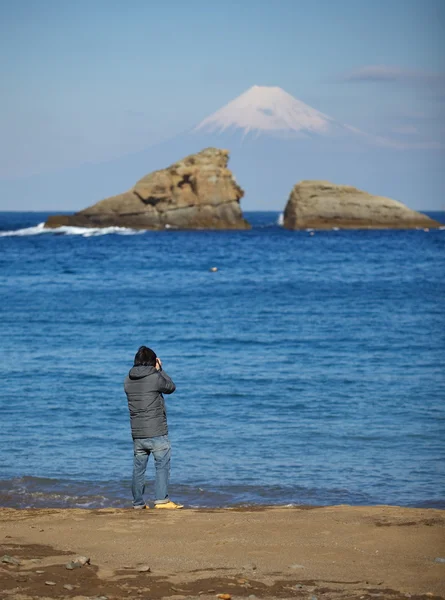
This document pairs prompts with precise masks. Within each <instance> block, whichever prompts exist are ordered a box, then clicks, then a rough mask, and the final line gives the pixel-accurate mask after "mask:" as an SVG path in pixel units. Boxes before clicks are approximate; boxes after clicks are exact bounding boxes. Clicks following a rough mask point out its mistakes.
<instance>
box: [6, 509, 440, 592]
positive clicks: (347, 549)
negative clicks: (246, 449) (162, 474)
mask: <svg viewBox="0 0 445 600" xmlns="http://www.w3.org/2000/svg"><path fill="white" fill-rule="evenodd" d="M0 523H1V525H0V531H1V533H0V536H1V538H0V540H1V546H2V547H1V549H0V556H2V557H3V558H2V563H1V568H0V589H1V590H2V595H1V597H2V598H16V599H22V600H25V599H28V598H62V597H63V598H70V599H71V598H75V599H80V598H85V597H88V598H98V597H107V598H109V599H110V600H111V599H113V598H116V599H118V598H163V597H170V598H176V600H180V599H181V598H189V597H201V598H204V599H205V598H215V597H216V596H218V595H219V594H230V595H231V597H232V598H234V599H236V598H238V597H239V598H250V600H253V599H254V598H265V597H268V598H274V597H276V598H308V599H312V600H313V599H315V598H317V600H319V599H322V598H323V599H337V598H345V599H347V598H357V599H361V600H367V599H370V598H392V599H394V598H413V599H414V598H417V599H420V598H422V599H423V598H424V599H427V598H436V599H438V598H443V597H444V596H445V564H444V561H441V560H438V559H444V558H445V535H444V533H445V527H444V526H445V511H441V510H434V509H408V508H399V507H389V506H376V507H351V506H346V505H343V506H333V507H320V508H317V507H314V508H304V507H303V508H256V509H220V510H203V509H200V510H194V509H185V510H182V511H172V512H167V511H165V512H161V511H156V510H154V509H150V510H148V511H134V510H131V509H102V510H81V509H73V510H70V509H63V510H59V509H58V510H52V509H47V510H43V509H39V510H14V509H0ZM5 556H6V561H9V562H5ZM78 556H84V557H86V558H88V559H90V564H86V565H84V566H82V567H79V568H75V569H67V564H69V563H70V562H71V561H73V560H74V559H76V557H78ZM12 563H19V564H12Z"/></svg>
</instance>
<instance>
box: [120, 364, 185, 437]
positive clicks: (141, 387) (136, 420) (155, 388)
mask: <svg viewBox="0 0 445 600" xmlns="http://www.w3.org/2000/svg"><path fill="white" fill-rule="evenodd" d="M124 389H125V393H126V394H127V400H128V408H129V410H130V421H131V434H132V436H133V439H135V438H149V437H157V436H159V435H167V433H168V429H167V414H166V410H165V402H164V398H163V396H162V394H172V393H173V392H174V391H175V389H176V386H175V384H174V383H173V381H172V380H171V379H170V377H169V376H168V375H167V373H166V372H165V371H157V370H156V369H155V368H154V367H144V366H140V367H133V368H132V369H131V370H130V372H129V374H128V376H127V377H126V378H125V382H124Z"/></svg>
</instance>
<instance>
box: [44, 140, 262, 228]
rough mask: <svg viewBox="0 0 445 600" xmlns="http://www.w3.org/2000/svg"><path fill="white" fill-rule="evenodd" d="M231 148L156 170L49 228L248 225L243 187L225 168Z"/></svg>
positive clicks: (56, 217) (58, 217)
mask: <svg viewBox="0 0 445 600" xmlns="http://www.w3.org/2000/svg"><path fill="white" fill-rule="evenodd" d="M228 160H229V152H228V151H227V150H219V149H217V148H206V149H205V150H202V151H201V152H198V153H197V154H192V155H190V156H187V157H186V158H184V159H182V160H180V161H179V162H177V163H175V164H173V165H171V166H170V167H168V168H166V169H163V170H160V171H154V172H153V173H150V174H149V175H146V176H145V177H143V178H142V179H140V180H139V181H138V182H137V183H136V185H135V186H134V187H133V188H131V189H130V190H128V191H127V192H124V193H123V194H119V195H117V196H112V197H111V198H106V199H105V200H101V201H100V202H97V204H94V205H93V206H90V207H89V208H86V209H84V210H81V211H80V212H78V213H75V214H74V215H54V216H51V217H49V218H48V220H47V222H46V223H45V227H47V228H57V227H61V226H66V225H68V226H75V227H110V226H119V227H130V228H133V229H165V228H167V229H168V228H174V229H249V228H250V225H249V224H248V222H247V221H246V220H245V219H244V217H243V214H242V212H241V207H240V199H241V198H242V197H243V195H244V191H243V190H242V189H241V187H240V186H239V185H238V184H237V182H236V180H235V178H234V177H233V175H232V172H231V171H230V170H229V169H228V168H227V164H228Z"/></svg>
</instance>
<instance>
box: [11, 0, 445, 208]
mask: <svg viewBox="0 0 445 600" xmlns="http://www.w3.org/2000/svg"><path fill="white" fill-rule="evenodd" d="M444 39H445V1H444V0H385V1H383V0H237V1H234V0H227V1H225V2H217V1H211V0H207V1H206V0H188V1H187V2H184V1H181V0H170V1H163V2H161V1H157V2H154V1H150V0H128V1H123V0H121V1H118V0H87V1H86V0H77V1H76V2H72V1H68V0H14V1H13V0H9V1H8V0H0V52H1V56H2V61H1V66H0V81H1V87H2V89H1V94H0V179H12V178H22V177H26V176H29V175H32V174H36V173H42V172H51V171H57V170H60V169H64V168H68V167H75V166H77V165H79V164H82V163H88V162H93V163H95V162H101V161H106V160H109V159H111V158H115V157H118V156H121V155H123V154H126V153H129V152H132V151H137V150H140V149H142V148H145V147H147V146H148V145H150V144H152V143H154V142H156V141H159V140H161V139H165V138H168V137H170V136H172V135H174V134H176V133H179V132H181V131H183V130H186V129H188V128H189V127H191V126H193V125H195V124H196V123H197V122H199V121H200V120H201V119H203V118H204V117H205V116H207V115H208V114H209V113H211V112H213V111H215V110H216V109H218V108H220V107H221V106H222V105H224V104H225V103H226V102H228V101H229V100H231V99H233V98H234V97H236V96H237V95H239V94H240V93H242V92H243V91H245V90H246V89H247V88H249V87H250V86H251V85H253V84H258V85H278V86H280V87H282V88H284V89H285V90H286V91H287V92H289V93H290V94H292V95H294V96H295V97H296V98H299V99H300V100H303V101H304V102H306V103H308V104H310V105H311V106H313V107H314V108H317V109H318V110H321V111H323V112H325V113H327V114H328V115H331V116H332V117H334V118H336V119H338V120H340V121H342V122H345V123H348V124H350V125H354V126H356V127H359V128H361V129H363V130H365V131H368V132H370V133H378V134H386V135H387V134H394V135H397V136H399V139H400V136H402V138H404V139H407V140H409V141H413V142H419V141H420V142H426V143H430V142H435V143H436V144H437V143H444V141H445V117H444V115H445V44H444V41H443V40H444ZM375 67H379V69H376V68H375ZM116 191H120V190H116ZM1 202H2V199H0V207H1V206H3V208H4V207H5V205H4V201H3V203H1ZM42 207H43V208H44V202H43V205H42ZM11 208H13V207H12V206H11Z"/></svg>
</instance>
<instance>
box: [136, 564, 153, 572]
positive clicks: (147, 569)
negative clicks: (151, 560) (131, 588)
mask: <svg viewBox="0 0 445 600" xmlns="http://www.w3.org/2000/svg"><path fill="white" fill-rule="evenodd" d="M138 571H139V573H150V571H151V569H150V567H149V566H148V565H142V566H140V567H138Z"/></svg>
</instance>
